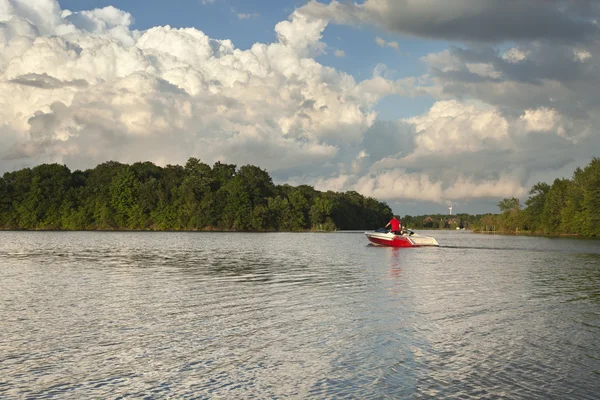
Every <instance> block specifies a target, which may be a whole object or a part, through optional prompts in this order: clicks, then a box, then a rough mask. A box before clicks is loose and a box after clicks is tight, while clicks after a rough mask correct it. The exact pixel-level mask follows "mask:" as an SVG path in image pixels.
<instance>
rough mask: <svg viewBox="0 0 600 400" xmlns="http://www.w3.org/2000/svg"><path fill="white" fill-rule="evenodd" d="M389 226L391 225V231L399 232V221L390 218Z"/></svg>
mask: <svg viewBox="0 0 600 400" xmlns="http://www.w3.org/2000/svg"><path fill="white" fill-rule="evenodd" d="M390 224H391V225H392V231H399V230H400V220H399V219H396V218H392V220H391V221H390Z"/></svg>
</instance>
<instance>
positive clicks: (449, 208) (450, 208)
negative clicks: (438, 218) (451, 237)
mask: <svg viewBox="0 0 600 400" xmlns="http://www.w3.org/2000/svg"><path fill="white" fill-rule="evenodd" d="M448 210H450V215H452V206H450V207H448Z"/></svg>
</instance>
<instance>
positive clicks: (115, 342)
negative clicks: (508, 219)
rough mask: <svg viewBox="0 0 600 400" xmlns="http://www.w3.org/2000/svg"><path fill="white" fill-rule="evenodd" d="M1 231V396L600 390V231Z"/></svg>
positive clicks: (536, 394)
mask: <svg viewBox="0 0 600 400" xmlns="http://www.w3.org/2000/svg"><path fill="white" fill-rule="evenodd" d="M429 233H430V234H432V235H433V236H435V237H436V238H437V239H438V241H439V242H440V244H441V245H442V247H440V248H422V249H392V248H378V247H372V246H368V245H367V240H366V238H365V236H364V235H362V234H360V233H358V234H357V233H330V234H323V233H316V234H310V233H303V234H294V233H277V234H241V233H240V234H236V233H102V232H89V233H81V232H68V233H67V232H65V233H58V232H0V398H3V399H22V398H36V399H40V398H61V399H81V398H111V399H112V398H228V399H241V398H244V399H245V398H261V399H263V398H319V399H320V398H360V399H370V398H376V399H381V398H390V399H398V398H410V399H420V398H448V399H451V398H461V399H469V398H486V399H488V398H502V399H511V398H513V399H517V398H519V399H522V398H528V399H552V398H555V399H567V398H568V399H597V398H598V393H599V392H600V242H599V241H595V240H576V239H550V238H536V237H511V236H497V235H496V236H493V235H476V234H472V233H470V232H447V231H431V232H429Z"/></svg>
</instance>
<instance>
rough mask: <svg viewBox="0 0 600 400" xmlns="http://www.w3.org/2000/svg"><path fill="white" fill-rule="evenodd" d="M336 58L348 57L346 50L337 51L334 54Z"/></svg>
mask: <svg viewBox="0 0 600 400" xmlns="http://www.w3.org/2000/svg"><path fill="white" fill-rule="evenodd" d="M333 54H334V55H335V56H336V57H346V52H345V51H344V50H339V49H338V50H336V51H335V52H334V53H333Z"/></svg>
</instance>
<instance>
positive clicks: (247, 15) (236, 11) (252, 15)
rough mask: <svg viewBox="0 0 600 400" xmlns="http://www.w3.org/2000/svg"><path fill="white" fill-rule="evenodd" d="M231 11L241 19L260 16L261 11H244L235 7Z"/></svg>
mask: <svg viewBox="0 0 600 400" xmlns="http://www.w3.org/2000/svg"><path fill="white" fill-rule="evenodd" d="M213 1H214V0H213ZM231 12H232V13H234V14H235V16H236V17H237V18H238V19H239V20H244V19H250V18H257V17H260V14H259V13H256V12H253V13H242V12H238V10H237V9H236V8H235V7H231Z"/></svg>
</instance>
